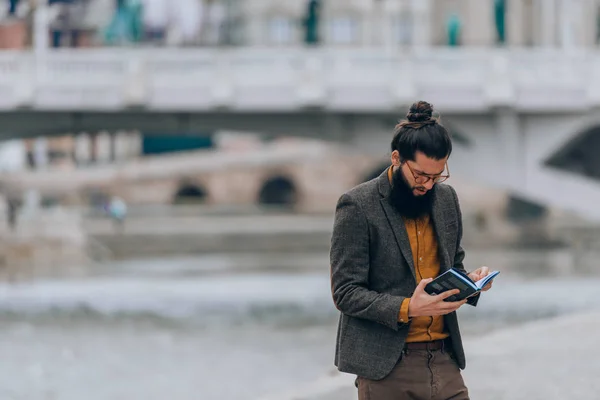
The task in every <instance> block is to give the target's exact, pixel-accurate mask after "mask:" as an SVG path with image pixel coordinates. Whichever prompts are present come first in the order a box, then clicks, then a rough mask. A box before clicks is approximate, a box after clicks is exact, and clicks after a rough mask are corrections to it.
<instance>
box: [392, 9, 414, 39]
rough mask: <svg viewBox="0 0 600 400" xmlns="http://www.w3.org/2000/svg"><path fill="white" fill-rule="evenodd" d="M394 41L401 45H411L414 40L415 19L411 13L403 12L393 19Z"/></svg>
mask: <svg viewBox="0 0 600 400" xmlns="http://www.w3.org/2000/svg"><path fill="white" fill-rule="evenodd" d="M392 32H393V35H394V41H395V43H396V44H399V45H403V46H404V45H410V44H412V42H413V38H412V32H413V20H412V18H411V16H410V14H409V13H401V14H400V15H398V16H397V17H396V18H394V20H393V21H392Z"/></svg>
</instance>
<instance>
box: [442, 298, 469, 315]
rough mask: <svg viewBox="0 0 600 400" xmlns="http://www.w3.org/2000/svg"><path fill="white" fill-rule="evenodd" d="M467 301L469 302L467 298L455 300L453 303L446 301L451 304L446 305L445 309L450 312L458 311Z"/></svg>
mask: <svg viewBox="0 0 600 400" xmlns="http://www.w3.org/2000/svg"><path fill="white" fill-rule="evenodd" d="M466 303H467V300H461V301H453V302H451V303H446V304H449V305H448V306H446V307H445V309H446V310H447V311H448V312H452V311H456V310H458V309H459V308H461V307H462V306H463V305H465V304H466Z"/></svg>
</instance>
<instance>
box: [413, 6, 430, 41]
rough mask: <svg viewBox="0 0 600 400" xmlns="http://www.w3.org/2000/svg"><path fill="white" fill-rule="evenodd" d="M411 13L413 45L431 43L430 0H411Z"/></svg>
mask: <svg viewBox="0 0 600 400" xmlns="http://www.w3.org/2000/svg"><path fill="white" fill-rule="evenodd" d="M411 9H412V13H413V17H414V18H413V35H412V38H413V44H414V46H415V47H428V46H431V45H432V38H433V32H432V29H433V27H432V24H431V19H432V17H433V7H432V0H411Z"/></svg>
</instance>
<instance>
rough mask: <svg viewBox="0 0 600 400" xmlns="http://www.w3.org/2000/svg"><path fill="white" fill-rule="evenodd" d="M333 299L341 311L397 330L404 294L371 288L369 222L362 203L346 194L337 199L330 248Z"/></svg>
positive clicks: (399, 324)
mask: <svg viewBox="0 0 600 400" xmlns="http://www.w3.org/2000/svg"><path fill="white" fill-rule="evenodd" d="M330 267H331V271H330V272H331V274H330V276H331V291H332V295H333V302H334V304H335V306H336V308H337V309H338V310H340V311H341V312H342V313H344V314H346V315H349V316H352V317H356V318H362V319H367V320H371V321H375V322H377V323H380V324H382V325H385V326H387V327H389V328H391V329H394V330H398V328H399V326H401V325H403V324H401V323H400V322H399V321H398V317H399V313H400V307H401V305H402V301H403V300H404V299H405V297H402V296H393V295H390V294H387V293H378V292H375V291H373V290H370V289H369V268H370V264H369V225H368V222H367V219H366V216H365V214H364V212H363V211H362V210H361V208H360V205H359V204H357V202H356V201H355V200H354V199H352V198H351V196H350V195H348V194H344V195H343V196H342V197H340V199H339V200H338V203H337V206H336V210H335V219H334V224H333V234H332V238H331V250H330Z"/></svg>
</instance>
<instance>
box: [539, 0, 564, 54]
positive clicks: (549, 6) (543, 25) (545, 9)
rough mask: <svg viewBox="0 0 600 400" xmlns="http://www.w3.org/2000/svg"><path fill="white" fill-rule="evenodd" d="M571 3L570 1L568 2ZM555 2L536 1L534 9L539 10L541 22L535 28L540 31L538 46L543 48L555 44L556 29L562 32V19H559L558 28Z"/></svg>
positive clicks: (547, 0) (551, 0)
mask: <svg viewBox="0 0 600 400" xmlns="http://www.w3.org/2000/svg"><path fill="white" fill-rule="evenodd" d="M569 1H571V0H569ZM556 6H557V4H556V0H537V3H536V8H537V9H538V10H540V17H541V21H540V24H538V25H537V26H538V27H539V29H540V32H541V35H540V43H539V44H540V45H541V46H543V47H554V46H556V44H557V40H556V37H557V29H559V30H562V25H563V24H564V19H562V18H561V19H560V23H561V26H560V27H559V25H558V22H559V19H558V18H557V10H556Z"/></svg>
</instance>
